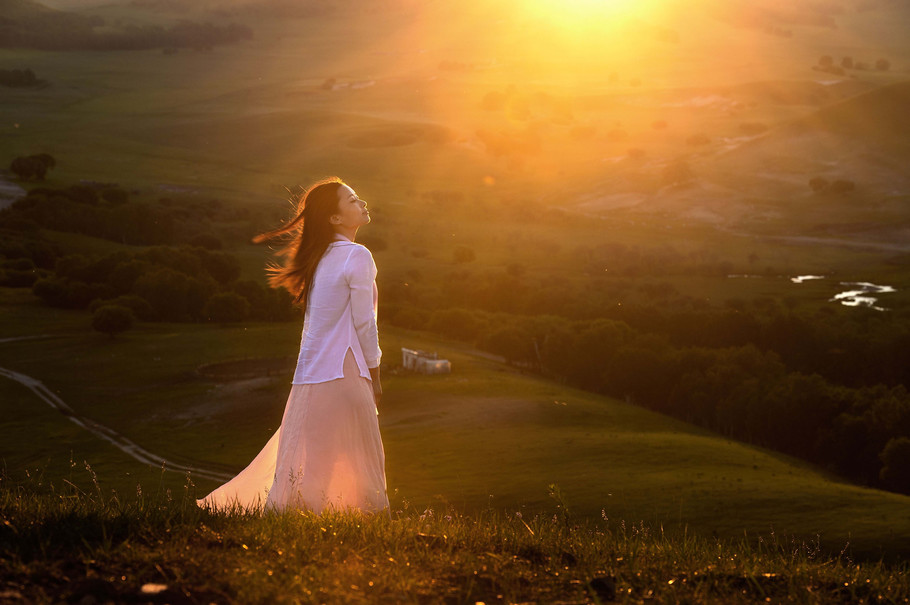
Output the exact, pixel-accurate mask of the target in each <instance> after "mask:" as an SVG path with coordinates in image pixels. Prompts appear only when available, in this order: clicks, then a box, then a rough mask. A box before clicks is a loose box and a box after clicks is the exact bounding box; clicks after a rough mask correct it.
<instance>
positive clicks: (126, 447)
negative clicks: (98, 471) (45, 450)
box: [0, 368, 231, 482]
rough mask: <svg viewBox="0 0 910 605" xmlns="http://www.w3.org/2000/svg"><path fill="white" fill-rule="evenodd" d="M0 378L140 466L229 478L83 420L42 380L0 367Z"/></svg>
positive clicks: (95, 423)
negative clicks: (12, 382)
mask: <svg viewBox="0 0 910 605" xmlns="http://www.w3.org/2000/svg"><path fill="white" fill-rule="evenodd" d="M0 376H3V377H5V378H9V379H10V380H15V381H16V382H18V383H19V384H21V385H23V386H24V387H26V388H27V389H29V390H31V391H32V392H33V393H35V394H36V395H37V396H38V397H40V398H41V399H43V400H44V402H45V403H47V404H48V405H49V406H51V407H52V408H54V409H55V410H57V411H58V412H60V413H61V414H63V415H64V416H66V417H67V418H69V419H70V420H71V421H72V422H74V423H75V424H77V425H78V426H80V427H82V428H83V429H85V430H87V431H88V432H90V433H91V434H93V435H95V436H96V437H100V438H101V439H104V440H105V441H107V442H108V443H110V444H111V445H113V446H114V447H116V448H117V449H118V450H120V451H121V452H123V453H124V454H127V455H128V456H131V457H133V458H135V459H136V460H138V461H139V462H142V463H143V464H149V465H152V466H157V467H163V468H164V469H165V470H168V471H174V472H177V473H186V472H189V473H191V474H192V475H194V476H196V477H202V478H204V479H211V480H213V481H222V482H223V481H227V480H228V479H230V478H231V475H228V474H226V473H220V472H218V471H212V470H208V469H204V468H199V467H196V466H186V465H183V464H177V463H176V462H169V461H167V460H166V459H164V458H162V457H161V456H159V455H157V454H153V453H152V452H150V451H148V450H146V449H144V448H142V447H141V446H139V445H138V444H136V443H134V442H133V441H130V440H129V439H127V438H126V437H124V436H123V435H121V434H120V433H118V432H116V431H114V430H113V429H110V428H108V427H106V426H104V425H102V424H98V423H97V422H95V421H94V420H91V419H89V418H86V417H85V416H80V415H79V414H77V413H76V411H75V410H73V408H71V407H70V406H68V405H67V404H66V403H64V401H63V400H62V399H60V398H59V397H57V395H55V394H54V393H53V392H52V391H51V390H50V389H48V388H47V387H46V386H44V384H43V383H42V382H41V381H39V380H35V379H34V378H32V377H30V376H26V375H25V374H20V373H18V372H13V371H12V370H7V369H6V368H0Z"/></svg>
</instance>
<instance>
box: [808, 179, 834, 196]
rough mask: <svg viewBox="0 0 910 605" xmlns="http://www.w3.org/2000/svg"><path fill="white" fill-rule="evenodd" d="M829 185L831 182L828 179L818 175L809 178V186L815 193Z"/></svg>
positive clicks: (825, 189)
mask: <svg viewBox="0 0 910 605" xmlns="http://www.w3.org/2000/svg"><path fill="white" fill-rule="evenodd" d="M830 186H831V183H829V182H828V179H825V178H822V177H820V176H816V177H812V178H811V179H809V187H811V188H812V191H814V192H815V193H822V192H823V191H827V189H828V187H830Z"/></svg>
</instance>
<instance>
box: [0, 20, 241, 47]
mask: <svg viewBox="0 0 910 605" xmlns="http://www.w3.org/2000/svg"><path fill="white" fill-rule="evenodd" d="M103 25H105V22H104V19H102V18H101V17H98V16H87V15H79V14H74V13H68V12H63V11H46V12H45V11H36V12H35V13H33V14H31V15H26V16H20V17H17V18H3V19H0V48H35V49H39V50H143V49H150V48H196V49H206V48H211V47H213V46H217V45H222V44H233V43H237V42H241V41H243V40H249V39H251V38H252V37H253V30H252V29H251V28H250V27H249V26H247V25H243V24H238V23H230V24H228V25H214V24H212V23H196V22H192V21H183V22H180V23H177V24H175V25H172V26H171V27H163V26H160V25H127V26H125V27H122V28H119V29H116V30H111V29H108V30H104V31H96V29H95V28H97V27H100V26H103Z"/></svg>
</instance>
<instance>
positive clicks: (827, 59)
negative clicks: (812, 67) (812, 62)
mask: <svg viewBox="0 0 910 605" xmlns="http://www.w3.org/2000/svg"><path fill="white" fill-rule="evenodd" d="M818 64H819V65H820V66H821V67H831V66H833V65H834V57H832V56H831V55H824V56H822V57H819V59H818Z"/></svg>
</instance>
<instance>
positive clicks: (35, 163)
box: [9, 153, 57, 181]
mask: <svg viewBox="0 0 910 605" xmlns="http://www.w3.org/2000/svg"><path fill="white" fill-rule="evenodd" d="M56 165H57V162H56V160H54V158H53V157H52V156H50V155H48V154H46V153H39V154H37V155H30V156H27V157H17V158H16V159H14V160H13V161H12V162H10V165H9V169H10V172H12V173H13V174H15V175H16V176H17V177H18V178H19V179H21V180H27V179H30V178H32V177H34V178H36V179H38V180H39V181H43V180H44V175H45V174H47V171H48V170H50V169H51V168H53V167H54V166H56Z"/></svg>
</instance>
